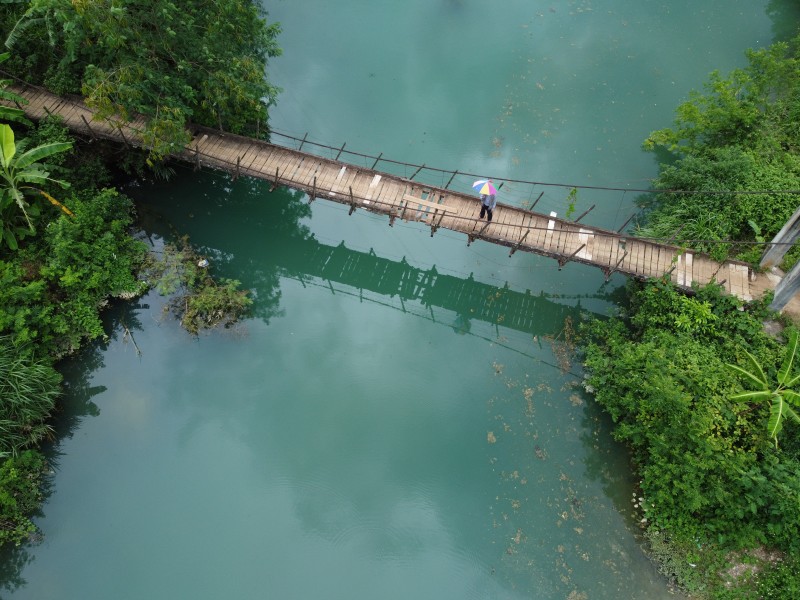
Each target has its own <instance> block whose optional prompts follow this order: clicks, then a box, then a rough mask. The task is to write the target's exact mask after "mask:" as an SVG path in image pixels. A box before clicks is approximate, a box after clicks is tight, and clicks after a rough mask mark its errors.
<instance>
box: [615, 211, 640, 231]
mask: <svg viewBox="0 0 800 600" xmlns="http://www.w3.org/2000/svg"><path fill="white" fill-rule="evenodd" d="M635 216H636V213H634V214H632V215H631V216H630V217H628V220H627V221H625V222H624V223H623V224H622V227H620V228H619V229H617V233H622V230H623V229H625V228H626V227H627V226H628V223H630V222H631V221H632V220H633V217H635Z"/></svg>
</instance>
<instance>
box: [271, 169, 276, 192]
mask: <svg viewBox="0 0 800 600" xmlns="http://www.w3.org/2000/svg"><path fill="white" fill-rule="evenodd" d="M276 187H278V167H275V181H273V182H272V185H271V186H269V191H270V192H274V191H275V188H276Z"/></svg>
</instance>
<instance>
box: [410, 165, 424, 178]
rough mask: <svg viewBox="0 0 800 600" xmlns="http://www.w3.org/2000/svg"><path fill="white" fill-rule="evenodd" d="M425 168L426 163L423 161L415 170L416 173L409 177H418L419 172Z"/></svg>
mask: <svg viewBox="0 0 800 600" xmlns="http://www.w3.org/2000/svg"><path fill="white" fill-rule="evenodd" d="M424 168H425V163H422V164H421V165H420V166H419V168H418V169H417V170H416V171H414V174H413V175H412V176H411V177H409V179H414V177H416V176H417V174H418V173H419V172H420V171H422V169H424Z"/></svg>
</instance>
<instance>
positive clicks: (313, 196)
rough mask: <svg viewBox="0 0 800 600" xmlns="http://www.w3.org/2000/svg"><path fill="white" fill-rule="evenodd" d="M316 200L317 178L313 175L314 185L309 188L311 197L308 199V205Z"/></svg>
mask: <svg viewBox="0 0 800 600" xmlns="http://www.w3.org/2000/svg"><path fill="white" fill-rule="evenodd" d="M316 199H317V176H316V175H314V183H313V184H312V187H311V196H309V198H308V203H309V204H311V203H312V202H313V201H314V200H316Z"/></svg>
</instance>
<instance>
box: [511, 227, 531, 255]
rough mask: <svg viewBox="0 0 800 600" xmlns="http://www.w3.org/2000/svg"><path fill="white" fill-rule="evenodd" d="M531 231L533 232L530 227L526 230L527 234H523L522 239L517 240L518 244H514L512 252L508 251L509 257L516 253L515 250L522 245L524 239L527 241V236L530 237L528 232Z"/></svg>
mask: <svg viewBox="0 0 800 600" xmlns="http://www.w3.org/2000/svg"><path fill="white" fill-rule="evenodd" d="M530 232H531V230H530V229H528V231H526V232H525V235H523V236H522V239H521V240H520V241H519V242H517V243H516V244H515V245H514V246H513V247H512V248H511V252H509V253H508V257H509V258H511V257H512V256H513V255H514V252H516V251H517V250H519V248H520V246H522V242H524V241H525V238H526V237H528V234H529V233H530Z"/></svg>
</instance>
